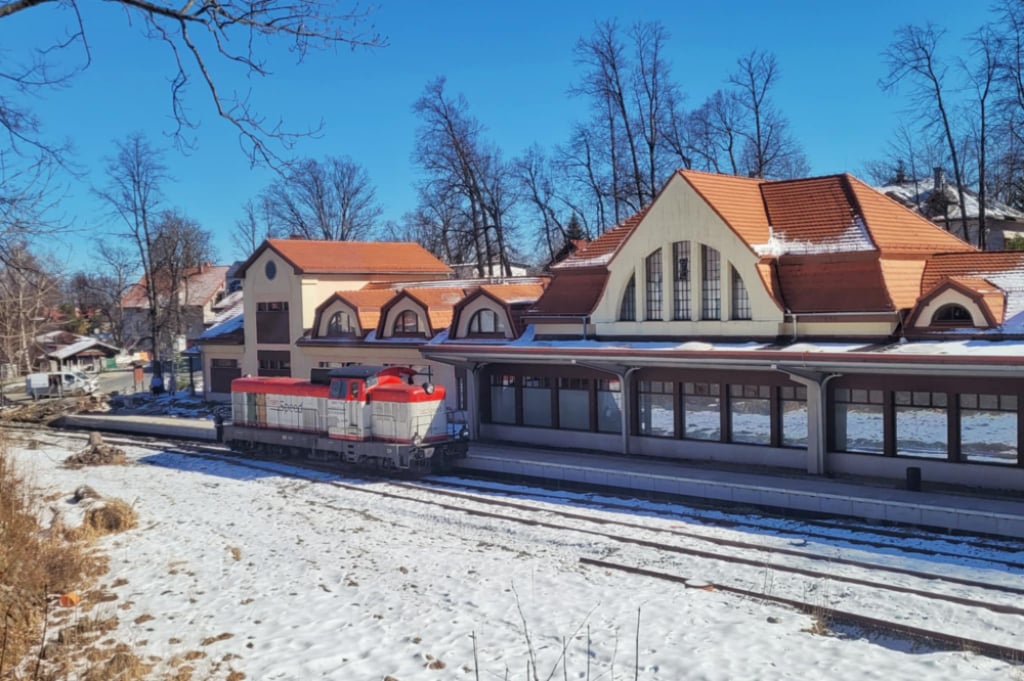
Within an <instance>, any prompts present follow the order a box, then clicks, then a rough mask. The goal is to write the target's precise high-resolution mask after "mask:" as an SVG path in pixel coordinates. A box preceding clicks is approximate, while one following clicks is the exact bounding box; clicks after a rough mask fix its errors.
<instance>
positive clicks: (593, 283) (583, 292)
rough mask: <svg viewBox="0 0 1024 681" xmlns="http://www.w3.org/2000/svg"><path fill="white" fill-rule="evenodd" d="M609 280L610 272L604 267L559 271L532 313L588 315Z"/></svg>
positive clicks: (531, 310)
mask: <svg viewBox="0 0 1024 681" xmlns="http://www.w3.org/2000/svg"><path fill="white" fill-rule="evenodd" d="M607 282H608V272H607V270H605V269H603V268H602V269H597V268H590V269H580V270H572V269H569V270H564V271H560V272H558V273H557V274H555V278H554V279H552V280H551V283H550V284H548V287H547V290H545V291H544V295H542V296H541V297H540V299H539V300H538V301H537V304H536V305H534V306H533V307H532V308H531V309H530V314H537V315H559V314H565V315H574V316H575V315H588V314H590V313H591V312H593V311H594V308H595V307H597V303H598V302H599V301H600V300H601V294H603V293H604V287H605V284H606V283H607Z"/></svg>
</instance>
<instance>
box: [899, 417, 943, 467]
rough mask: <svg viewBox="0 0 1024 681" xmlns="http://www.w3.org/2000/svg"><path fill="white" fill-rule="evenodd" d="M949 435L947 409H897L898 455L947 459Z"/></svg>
mask: <svg viewBox="0 0 1024 681" xmlns="http://www.w3.org/2000/svg"><path fill="white" fill-rule="evenodd" d="M948 434H949V431H948V428H947V425H946V410H945V409H937V408H934V407H933V408H925V407H899V408H897V409H896V453H897V454H903V455H908V456H927V457H931V458H934V459H945V458H946V453H947V452H948V445H947V442H948V437H947V436H948Z"/></svg>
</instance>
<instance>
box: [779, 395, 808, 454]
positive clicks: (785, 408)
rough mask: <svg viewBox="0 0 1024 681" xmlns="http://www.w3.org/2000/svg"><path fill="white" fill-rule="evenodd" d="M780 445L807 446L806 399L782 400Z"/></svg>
mask: <svg viewBox="0 0 1024 681" xmlns="http://www.w3.org/2000/svg"><path fill="white" fill-rule="evenodd" d="M782 446H783V447H806V446H807V401H806V400H801V401H795V400H785V401H783V402H782Z"/></svg>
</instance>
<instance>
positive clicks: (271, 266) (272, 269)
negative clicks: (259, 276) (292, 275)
mask: <svg viewBox="0 0 1024 681" xmlns="http://www.w3.org/2000/svg"><path fill="white" fill-rule="evenodd" d="M263 271H264V272H265V273H266V275H267V279H273V278H274V277H276V276H277V263H275V262H274V261H273V260H268V261H267V266H266V267H265V268H264V270H263Z"/></svg>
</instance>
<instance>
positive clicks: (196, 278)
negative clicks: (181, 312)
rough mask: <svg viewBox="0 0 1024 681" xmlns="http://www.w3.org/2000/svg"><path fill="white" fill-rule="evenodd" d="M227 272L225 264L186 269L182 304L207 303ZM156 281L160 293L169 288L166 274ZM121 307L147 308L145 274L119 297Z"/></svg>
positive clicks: (221, 287) (181, 289) (201, 304)
mask: <svg viewBox="0 0 1024 681" xmlns="http://www.w3.org/2000/svg"><path fill="white" fill-rule="evenodd" d="M227 272H228V266H227V265H204V266H203V267H197V268H192V269H190V270H188V271H187V273H186V275H185V282H184V285H183V286H181V287H180V292H181V296H182V305H185V306H188V307H192V306H195V307H202V306H204V305H206V304H207V303H209V302H210V301H211V300H213V298H214V296H216V295H217V293H218V292H220V291H222V290H223V289H224V287H225V276H226V275H227ZM156 281H157V286H158V288H159V290H160V291H161V293H164V292H166V291H168V290H169V289H170V280H169V279H168V278H167V277H166V276H160V275H159V274H158V275H157V278H156ZM121 307H128V308H147V309H148V308H149V298H148V296H147V295H146V277H145V275H143V277H142V278H141V279H139V281H138V282H137V283H135V284H133V285H132V287H131V288H130V289H128V292H127V293H125V295H124V297H123V298H122V299H121Z"/></svg>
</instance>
